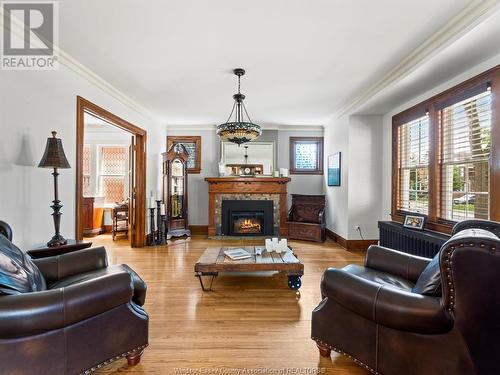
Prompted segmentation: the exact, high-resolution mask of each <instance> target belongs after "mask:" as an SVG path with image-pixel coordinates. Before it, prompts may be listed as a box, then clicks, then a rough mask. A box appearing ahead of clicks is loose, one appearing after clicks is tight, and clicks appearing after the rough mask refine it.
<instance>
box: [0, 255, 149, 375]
mask: <svg viewBox="0 0 500 375" xmlns="http://www.w3.org/2000/svg"><path fill="white" fill-rule="evenodd" d="M33 262H34V263H35V264H36V265H37V267H38V268H39V269H40V271H41V272H42V274H43V276H44V278H45V281H46V284H47V290H44V291H40V292H33V293H23V294H15V295H0V373H1V374H16V375H17V374H72V375H73V374H88V373H90V372H92V371H95V370H96V369H98V368H100V367H102V366H104V365H106V364H109V363H111V362H113V361H115V360H118V359H121V358H124V357H126V358H127V360H128V363H129V365H135V364H137V363H138V362H139V361H140V357H141V355H142V352H143V350H144V348H145V347H146V346H147V345H148V315H147V314H146V312H145V311H144V309H143V308H142V307H141V306H142V305H143V304H144V301H145V297H146V284H145V283H144V282H143V281H142V280H141V279H140V277H139V276H138V275H137V274H136V273H135V272H134V271H133V270H131V269H130V268H129V267H127V266H126V265H115V266H108V262H107V256H106V250H105V249H104V248H103V247H97V248H91V249H85V250H79V251H74V252H72V253H68V254H63V255H59V256H54V257H47V258H41V259H34V260H33Z"/></svg>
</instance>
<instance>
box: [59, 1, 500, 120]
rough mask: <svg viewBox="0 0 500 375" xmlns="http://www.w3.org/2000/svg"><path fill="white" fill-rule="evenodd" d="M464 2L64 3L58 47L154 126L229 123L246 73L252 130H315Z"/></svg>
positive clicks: (61, 10)
mask: <svg viewBox="0 0 500 375" xmlns="http://www.w3.org/2000/svg"><path fill="white" fill-rule="evenodd" d="M471 2H472V1H471V0H439V1H436V0H405V1H401V0H377V1H373V0H350V1H347V0H253V1H248V2H242V1H234V0H211V1H203V0H175V1H173V0H167V1H165V0H149V1H144V2H138V1H132V0H107V1H102V0H85V1H79V2H75V1H69V0H65V1H61V2H60V9H59V14H60V26H59V34H60V36H59V40H60V47H61V48H62V49H63V50H64V51H65V52H67V53H69V54H70V55H72V56H73V57H75V58H76V59H77V60H78V61H80V62H81V63H82V64H84V65H85V66H87V67H88V68H90V69H91V70H92V71H94V72H95V73H96V74H98V75H99V76H100V77H102V78H103V79H104V80H106V81H107V82H109V83H110V84H112V85H113V86H115V87H116V88H117V89H118V90H120V91H122V92H123V93H124V94H126V95H127V96H129V97H130V98H132V99H133V100H134V101H136V102H137V103H139V104H140V105H141V106H143V107H145V108H146V109H147V110H148V111H149V112H150V113H151V114H152V115H153V117H154V118H156V119H157V120H158V122H160V123H161V124H165V125H183V124H189V125H203V124H217V123H220V122H223V121H225V120H226V118H227V116H228V115H229V112H230V110H231V106H232V97H231V96H232V94H233V93H234V92H235V90H236V79H235V77H234V76H233V75H232V73H231V71H232V69H233V68H235V67H243V68H245V69H246V70H247V74H246V75H245V76H244V77H243V79H242V92H243V93H244V94H245V95H246V96H247V99H246V100H245V103H246V106H247V109H248V111H249V114H250V116H251V117H252V120H253V121H254V122H257V123H262V124H270V125H274V124H277V125H281V124H284V125H322V124H325V123H326V122H327V121H328V120H329V119H330V118H331V117H332V116H333V115H334V114H335V113H337V112H338V111H339V110H340V109H341V108H343V107H345V106H346V105H349V103H350V102H351V101H352V100H353V98H355V97H356V96H357V95H359V93H360V92H363V90H364V89H365V88H366V87H368V86H369V85H371V84H372V83H373V82H375V81H377V79H380V77H381V76H383V75H384V74H386V73H387V72H389V71H390V70H391V69H392V68H393V67H394V66H395V65H396V64H397V63H398V62H399V61H401V60H402V59H404V58H405V57H406V56H408V55H409V54H410V53H411V52H412V51H414V50H415V48H416V47H418V46H419V45H421V44H422V43H423V42H424V41H425V40H426V39H428V38H429V37H431V36H432V35H434V34H435V33H436V32H438V31H439V30H440V29H441V28H442V27H443V25H445V24H446V23H447V22H448V21H449V20H450V19H452V18H453V17H454V16H455V15H457V14H458V13H459V12H460V11H461V10H462V9H463V8H464V7H466V6H468V5H470V3H471ZM499 24H500V23H499ZM497 35H498V34H497ZM483 55H484V54H482V55H480V56H483ZM455 57H456V56H455ZM469 60H470V59H469ZM467 63H470V61H468V62H467ZM445 73H447V72H445ZM390 100H393V99H390V98H389V99H386V102H384V103H382V104H383V105H385V106H388V105H389V104H388V103H389V101H390ZM379 104H380V103H379ZM379 107H380V108H381V107H382V105H379ZM376 110H378V109H377V106H375V107H372V108H367V111H368V112H373V111H376Z"/></svg>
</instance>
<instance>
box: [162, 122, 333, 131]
mask: <svg viewBox="0 0 500 375" xmlns="http://www.w3.org/2000/svg"><path fill="white" fill-rule="evenodd" d="M216 127H217V125H166V127H165V128H166V130H167V131H168V130H175V131H178V130H184V131H200V130H210V131H215V129H216ZM261 128H262V130H278V131H304V132H308V131H318V132H319V131H321V132H322V131H324V126H323V125H265V124H264V125H261Z"/></svg>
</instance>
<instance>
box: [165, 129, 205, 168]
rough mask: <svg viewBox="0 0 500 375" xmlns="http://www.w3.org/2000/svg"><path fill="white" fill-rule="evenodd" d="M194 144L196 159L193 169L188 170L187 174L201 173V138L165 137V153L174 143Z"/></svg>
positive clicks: (195, 136)
mask: <svg viewBox="0 0 500 375" xmlns="http://www.w3.org/2000/svg"><path fill="white" fill-rule="evenodd" d="M184 142H185V143H193V142H194V143H195V144H196V158H195V160H194V168H188V173H189V174H199V173H200V172H201V136H199V135H169V136H167V151H168V150H170V147H172V145H173V144H175V143H184Z"/></svg>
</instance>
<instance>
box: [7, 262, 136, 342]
mask: <svg viewBox="0 0 500 375" xmlns="http://www.w3.org/2000/svg"><path fill="white" fill-rule="evenodd" d="M131 298H132V284H131V279H130V275H129V274H128V273H127V272H125V271H123V272H120V273H115V274H110V275H105V276H102V277H98V278H95V279H93V280H89V281H84V282H81V283H78V284H74V285H70V286H67V287H64V288H60V289H53V290H46V291H43V292H34V293H24V294H16V295H9V296H1V297H0V337H1V338H12V337H22V336H27V335H34V334H39V333H42V332H47V331H51V330H55V329H60V328H64V327H66V326H69V325H71V324H74V323H77V322H79V321H81V320H84V319H87V318H90V317H92V316H95V315H98V314H101V313H103V312H106V311H108V310H111V309H112V308H114V307H117V306H119V305H122V304H125V303H128V302H129V301H130V300H131Z"/></svg>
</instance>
